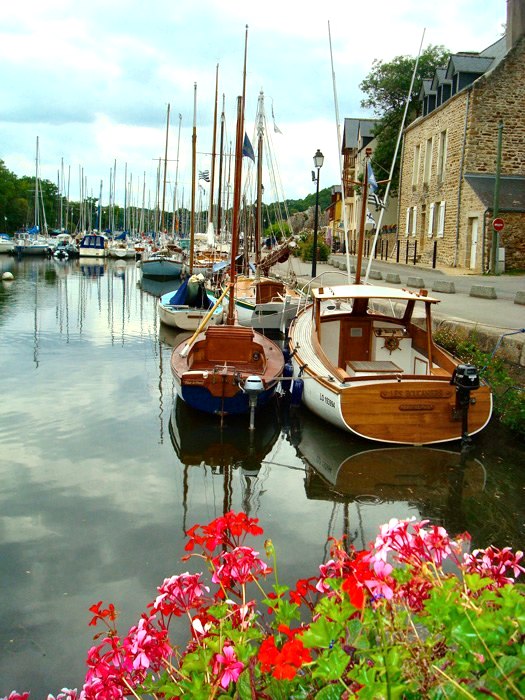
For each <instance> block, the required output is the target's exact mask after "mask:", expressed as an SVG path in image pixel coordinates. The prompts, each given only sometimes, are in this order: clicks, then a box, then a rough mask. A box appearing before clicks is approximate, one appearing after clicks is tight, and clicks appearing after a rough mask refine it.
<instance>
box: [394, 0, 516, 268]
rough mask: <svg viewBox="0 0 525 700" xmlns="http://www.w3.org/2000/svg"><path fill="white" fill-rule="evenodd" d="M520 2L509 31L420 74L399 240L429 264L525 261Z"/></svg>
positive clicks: (511, 10)
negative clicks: (498, 221) (497, 222)
mask: <svg viewBox="0 0 525 700" xmlns="http://www.w3.org/2000/svg"><path fill="white" fill-rule="evenodd" d="M524 3H525V0H508V3H507V6H508V15H507V33H506V36H504V37H502V38H501V39H500V40H498V41H496V42H495V43H494V44H492V45H491V46H489V47H488V48H487V49H485V50H484V51H481V52H480V53H477V54H473V53H459V54H454V55H452V56H450V58H449V61H448V64H447V66H446V67H444V68H440V69H438V70H437V71H436V73H435V75H434V77H433V79H432V80H428V81H425V82H424V84H423V87H422V90H421V93H420V99H421V100H422V103H423V105H422V106H423V112H422V116H421V117H419V118H418V119H416V120H415V121H414V122H412V124H410V125H409V126H408V127H407V128H406V129H405V133H404V141H403V153H402V163H401V173H400V186H399V217H398V218H399V224H398V243H397V245H398V246H399V247H400V248H401V249H403V250H405V249H408V248H409V247H410V249H411V255H412V251H414V253H415V251H417V258H418V260H419V261H420V262H421V263H423V264H431V263H436V264H437V265H438V266H439V265H442V266H449V267H450V266H451V267H459V268H465V269H470V270H472V271H474V272H478V273H479V272H487V271H490V270H493V271H494V269H495V271H502V270H503V265H504V267H505V269H525V37H524V32H523V16H524V12H523V6H524ZM495 215H497V216H498V217H500V218H502V219H503V221H504V228H503V230H501V231H500V233H499V234H497V235H496V234H494V230H493V225H492V222H493V220H494V218H495ZM503 260H504V263H503ZM494 266H495V268H494Z"/></svg>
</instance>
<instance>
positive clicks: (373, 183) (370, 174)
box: [368, 161, 377, 192]
mask: <svg viewBox="0 0 525 700" xmlns="http://www.w3.org/2000/svg"><path fill="white" fill-rule="evenodd" d="M368 184H369V186H370V189H371V190H372V192H377V180H376V176H375V175H374V171H373V170H372V163H371V162H370V161H368Z"/></svg>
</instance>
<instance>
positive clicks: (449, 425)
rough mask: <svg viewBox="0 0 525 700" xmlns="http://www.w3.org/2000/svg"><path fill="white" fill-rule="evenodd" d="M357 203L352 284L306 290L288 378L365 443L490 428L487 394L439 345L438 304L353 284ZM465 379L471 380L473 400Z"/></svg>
mask: <svg viewBox="0 0 525 700" xmlns="http://www.w3.org/2000/svg"><path fill="white" fill-rule="evenodd" d="M368 157H369V153H367V159H368ZM367 165H368V162H366V163H365V177H364V182H363V183H362V186H363V188H364V192H365V193H366V192H367V187H368V182H367V172H368V167H367ZM363 201H364V203H365V204H364V206H363V208H362V209H363V211H362V216H361V231H360V240H359V252H358V256H357V262H356V271H357V272H356V282H357V284H348V285H342V286H333V287H329V286H326V287H319V288H317V289H312V290H311V294H312V298H313V301H312V304H311V305H310V306H308V307H306V308H305V309H304V310H303V311H302V312H301V313H300V314H298V316H297V317H296V319H295V320H294V321H293V322H292V324H291V326H290V331H289V338H290V344H289V346H290V352H291V361H292V365H293V374H294V377H297V378H299V377H301V378H302V380H303V381H304V384H303V386H304V391H303V395H302V400H303V403H304V404H305V405H306V406H307V407H308V408H309V409H310V410H311V411H313V412H314V413H315V414H317V415H318V416H319V417H321V418H323V419H324V420H326V421H328V422H329V423H332V424H333V425H336V426H338V427H339V428H342V429H343V430H346V431H348V432H350V433H353V434H354V435H357V436H360V437H364V438H367V439H369V440H379V441H382V442H389V443H399V444H433V443H441V442H448V441H452V440H460V439H468V437H469V435H473V434H475V433H477V432H479V431H480V430H482V429H483V428H484V427H485V426H486V425H487V423H488V422H489V420H490V417H491V413H492V395H491V392H490V389H489V387H488V386H487V385H486V384H484V383H483V382H481V383H480V382H479V377H477V376H475V368H471V366H470V365H467V366H465V365H460V363H459V361H458V360H457V359H455V358H453V357H452V355H450V354H449V353H447V352H446V351H445V350H443V349H441V348H439V347H438V346H437V345H435V343H434V341H433V339H432V317H431V309H432V306H434V305H435V304H437V303H438V302H439V300H438V299H435V298H432V297H430V296H428V295H427V291H426V290H420V291H419V292H416V291H410V290H405V289H399V290H398V289H395V288H389V287H382V286H375V285H366V284H360V283H359V282H360V274H361V260H362V250H363V241H364V219H365V217H364V211H365V210H366V201H367V197H366V196H364V197H363ZM419 310H421V311H422V324H421V323H419V322H418V321H419V320H420V319H419V318H418V314H417V313H416V312H418V311H419ZM470 379H472V380H474V379H475V381H471V382H470V385H471V386H472V388H473V391H472V396H470V391H469V381H470ZM478 386H479V388H477V387H478Z"/></svg>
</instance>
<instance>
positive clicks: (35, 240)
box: [14, 136, 51, 256]
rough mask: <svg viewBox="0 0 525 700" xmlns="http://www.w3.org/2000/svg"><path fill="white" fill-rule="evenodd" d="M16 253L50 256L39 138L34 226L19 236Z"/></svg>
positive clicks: (16, 242)
mask: <svg viewBox="0 0 525 700" xmlns="http://www.w3.org/2000/svg"><path fill="white" fill-rule="evenodd" d="M41 208H42V219H43V221H42V225H43V231H44V235H43V236H42V234H41V231H40V211H41ZM14 252H15V253H16V254H17V255H24V256H25V255H50V254H51V244H50V242H49V240H48V239H47V222H46V213H45V209H44V200H43V198H42V189H41V187H40V148H39V138H38V136H37V137H36V156H35V209H34V225H33V226H32V227H31V228H30V229H28V230H27V231H26V232H25V233H24V234H21V235H18V236H17V239H16V241H15V243H14Z"/></svg>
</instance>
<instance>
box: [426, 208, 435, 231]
mask: <svg viewBox="0 0 525 700" xmlns="http://www.w3.org/2000/svg"><path fill="white" fill-rule="evenodd" d="M434 207H435V204H434V203H432V204H431V205H430V209H429V212H428V228H427V235H428V237H429V238H432V232H433V230H434Z"/></svg>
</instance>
